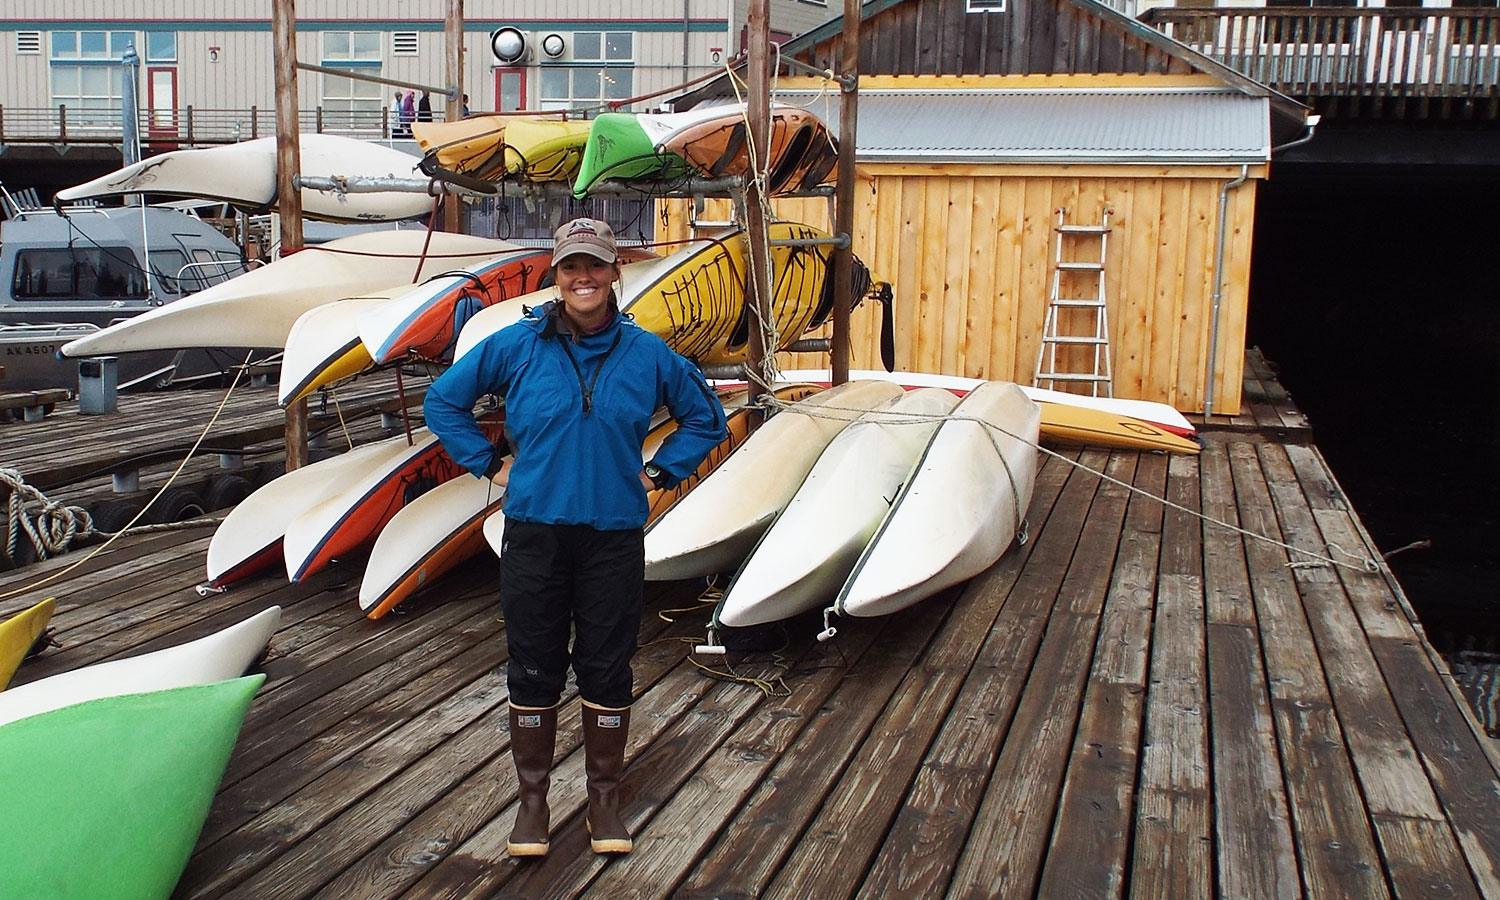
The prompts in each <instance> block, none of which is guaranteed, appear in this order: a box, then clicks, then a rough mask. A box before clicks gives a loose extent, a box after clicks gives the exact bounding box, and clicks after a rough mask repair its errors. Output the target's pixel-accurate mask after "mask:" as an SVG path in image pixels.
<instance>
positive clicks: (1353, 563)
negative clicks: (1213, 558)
mask: <svg viewBox="0 0 1500 900" xmlns="http://www.w3.org/2000/svg"><path fill="white" fill-rule="evenodd" d="M766 396H768V397H770V400H769V401H765V402H767V403H768V405H771V406H775V407H776V408H777V409H778V410H787V409H790V410H792V411H793V412H796V413H799V414H801V415H805V416H814V417H819V418H829V419H839V420H843V421H851V422H852V421H853V419H851V416H853V418H858V417H859V416H860V415H864V414H866V413H868V412H870V410H862V409H858V408H855V407H839V406H834V405H831V404H829V405H824V406H812V407H809V406H803V405H801V404H800V403H797V402H792V403H787V402H786V401H782V400H779V399H778V398H776V397H775V396H774V395H766ZM763 400H764V398H763ZM878 415H879V416H881V417H886V418H888V419H890V420H896V419H903V420H907V421H909V422H930V421H934V420H937V421H940V422H945V421H954V422H965V421H966V422H977V423H979V424H980V425H983V426H984V427H985V428H987V429H989V430H990V431H992V432H995V433H997V434H1002V435H1005V436H1006V437H1009V438H1012V439H1014V440H1017V441H1020V442H1021V443H1023V444H1026V445H1027V446H1030V447H1031V448H1033V449H1035V450H1036V451H1037V452H1038V453H1041V454H1043V455H1045V456H1050V457H1053V458H1054V459H1058V460H1061V461H1062V462H1064V463H1066V464H1068V465H1069V466H1072V467H1073V468H1075V469H1078V470H1080V471H1083V472H1087V473H1089V474H1090V475H1093V476H1095V477H1097V478H1099V479H1101V480H1103V481H1107V482H1109V483H1110V484H1113V485H1115V486H1117V487H1121V488H1124V489H1125V490H1126V491H1129V492H1130V493H1132V494H1135V495H1137V496H1140V497H1143V498H1145V499H1147V500H1151V501H1153V502H1156V503H1159V504H1161V505H1162V506H1164V507H1166V508H1168V509H1172V510H1175V511H1177V512H1180V513H1184V514H1186V515H1189V516H1192V517H1194V518H1196V519H1198V520H1200V521H1203V522H1206V523H1208V524H1210V525H1215V526H1218V527H1220V528H1224V529H1227V530H1229V531H1232V532H1234V533H1235V534H1238V535H1240V536H1241V537H1245V538H1249V539H1252V540H1256V541H1261V542H1262V543H1267V544H1271V545H1272V546H1275V547H1279V548H1281V549H1282V550H1284V551H1286V553H1287V554H1288V555H1289V556H1298V557H1302V559H1300V560H1288V561H1287V563H1286V566H1287V567H1288V568H1292V569H1297V568H1305V567H1308V566H1317V565H1327V566H1334V567H1337V568H1341V569H1349V570H1352V571H1357V572H1363V573H1365V574H1369V575H1378V574H1379V573H1380V563H1379V562H1377V561H1376V560H1375V559H1374V558H1373V557H1371V556H1369V555H1360V554H1358V553H1352V552H1350V551H1348V550H1345V549H1344V548H1343V547H1340V546H1339V545H1338V544H1336V543H1334V542H1332V541H1325V542H1324V543H1325V546H1327V547H1328V549H1329V553H1328V554H1323V553H1319V552H1317V551H1314V550H1308V549H1305V548H1303V547H1297V546H1294V545H1292V544H1288V543H1287V542H1285V541H1283V540H1280V539H1279V538H1274V537H1271V536H1269V535H1264V534H1260V533H1258V532H1255V531H1251V530H1250V529H1248V528H1243V527H1241V526H1239V525H1236V524H1234V523H1232V522H1226V521H1224V520H1223V519H1219V518H1216V517H1214V516H1211V515H1208V514H1207V513H1204V512H1201V511H1199V510H1196V509H1191V508H1189V507H1186V506H1183V505H1182V504H1180V503H1176V502H1173V501H1171V500H1168V499H1167V498H1166V497H1161V496H1157V495H1156V494H1153V493H1151V492H1150V491H1148V490H1145V489H1144V488H1138V487H1136V486H1135V485H1133V484H1130V483H1129V482H1126V481H1122V480H1120V479H1118V478H1116V477H1114V476H1113V475H1110V474H1108V473H1107V472H1104V471H1102V470H1099V469H1095V468H1093V467H1091V466H1089V465H1087V464H1085V463H1082V462H1079V461H1078V460H1076V459H1072V458H1071V457H1069V456H1067V455H1065V454H1062V453H1058V452H1057V451H1055V450H1051V449H1049V448H1047V447H1044V446H1042V445H1041V444H1040V443H1039V442H1037V441H1033V440H1031V439H1030V438H1028V437H1025V436H1023V435H1019V434H1013V433H1011V432H1010V431H1009V430H1007V429H1005V428H1003V427H1001V426H999V425H996V424H995V423H993V422H989V421H986V420H984V419H981V418H979V417H977V416H965V415H961V414H959V415H954V414H951V413H950V414H947V415H936V414H932V413H915V412H903V411H899V410H879V411H878ZM1003 458H1004V457H1003V456H1002V459H1003ZM1008 471H1009V470H1008V467H1007V472H1008ZM1336 557H1343V559H1342V560H1341V559H1338V558H1336Z"/></svg>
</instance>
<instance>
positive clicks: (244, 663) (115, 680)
mask: <svg viewBox="0 0 1500 900" xmlns="http://www.w3.org/2000/svg"><path fill="white" fill-rule="evenodd" d="M280 622H281V607H279V606H272V607H270V608H269V609H266V610H264V611H262V612H260V613H257V614H255V615H253V616H251V617H250V618H248V619H246V620H244V621H243V622H240V623H239V624H237V625H231V626H229V627H228V628H225V629H224V630H222V631H219V632H216V633H214V634H211V635H209V636H208V637H204V638H199V639H198V640H196V641H191V642H189V643H186V644H180V645H178V646H176V647H168V648H167V649H165V650H157V651H155V652H153V653H143V654H141V655H140V656H132V657H129V658H127V659H117V660H112V661H110V662H102V663H95V664H94V665H91V666H84V667H82V668H80V669H74V670H73V671H71V672H62V673H60V674H57V675H53V676H51V677H48V678H43V679H40V680H38V681H33V682H31V683H30V684H23V685H21V686H20V687H13V688H11V689H10V690H8V691H5V692H3V693H0V725H4V724H6V723H8V722H14V721H17V720H18V719H24V718H27V717H28V716H35V715H38V714H40V713H44V712H50V711H52V710H54V709H61V708H63V707H64V706H72V705H73V704H75V703H83V702H85V701H87V700H98V699H101V698H103V697H119V696H121V695H124V694H143V693H146V692H147V691H163V690H167V689H168V688H179V687H188V686H190V685H195V684H210V683H212V682H215V681H224V680H225V679H229V678H237V677H239V676H240V675H243V674H245V670H246V669H248V668H250V664H251V663H253V662H255V660H256V658H257V657H259V656H260V654H261V651H262V650H264V649H265V648H266V642H267V641H269V640H270V639H271V634H272V633H273V632H275V631H276V626H277V625H278V624H279V623H280Z"/></svg>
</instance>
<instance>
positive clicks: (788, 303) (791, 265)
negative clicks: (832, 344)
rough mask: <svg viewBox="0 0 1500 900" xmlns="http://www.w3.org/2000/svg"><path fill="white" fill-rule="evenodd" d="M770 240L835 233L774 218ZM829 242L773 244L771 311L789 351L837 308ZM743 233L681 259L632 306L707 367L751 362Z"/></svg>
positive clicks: (644, 322)
mask: <svg viewBox="0 0 1500 900" xmlns="http://www.w3.org/2000/svg"><path fill="white" fill-rule="evenodd" d="M768 230H769V232H770V238H771V240H772V241H773V242H774V241H783V240H789V239H793V238H821V237H827V236H828V235H827V234H825V233H824V232H822V231H819V230H818V229H816V228H813V227H812V226H809V225H801V224H798V223H796V222H773V223H772V224H771V225H770V227H769V229H768ZM830 255H831V254H830V248H828V247H787V246H775V245H773V246H772V247H771V267H772V273H773V283H772V294H771V312H772V315H773V316H775V319H776V334H777V335H778V336H779V338H780V340H779V344H780V346H778V347H777V348H776V349H778V350H779V349H783V348H785V347H786V346H787V345H789V344H791V343H792V342H793V341H796V340H798V339H799V338H801V337H802V335H803V334H805V333H806V332H807V331H808V330H809V329H810V328H815V327H817V326H818V325H819V324H821V322H822V320H823V319H824V318H826V317H827V315H828V313H829V312H830V311H831V301H830V300H829V298H827V297H826V296H825V295H826V294H827V292H828V289H829V288H831V286H832V281H833V279H832V278H831V277H830V275H829V267H828V262H829V256H830ZM746 258H747V245H746V239H745V236H744V234H743V232H738V233H735V234H734V235H732V236H729V237H726V238H724V239H723V240H721V241H719V242H716V243H709V244H706V245H704V246H701V247H699V248H698V250H697V251H696V252H695V253H693V254H692V256H691V257H690V258H689V259H679V257H678V256H677V255H676V254H674V255H673V256H672V257H671V259H672V260H674V261H676V264H675V265H674V266H672V268H671V270H670V272H669V273H668V274H667V275H666V277H664V278H662V279H661V280H659V281H658V282H656V283H653V284H652V285H651V288H650V289H649V290H647V291H645V292H643V293H642V294H641V295H640V296H639V297H637V298H636V299H635V301H634V302H633V303H631V304H630V305H629V307H628V311H629V312H630V314H631V316H632V317H633V318H634V319H635V321H636V324H638V325H640V326H641V327H642V328H645V329H646V330H647V331H650V332H652V333H653V334H655V335H657V336H658V337H660V338H662V339H663V340H665V341H666V342H667V344H668V345H670V346H671V347H672V349H673V350H676V351H677V352H678V353H681V354H682V355H683V356H686V357H687V358H688V359H691V360H693V361H694V362H697V363H699V364H701V365H725V364H730V363H738V362H743V361H744V360H745V351H746V347H747V346H748V343H749V337H750V316H749V312H748V310H747V309H746V306H745V287H744V285H745V272H746V269H745V264H746V263H745V261H746Z"/></svg>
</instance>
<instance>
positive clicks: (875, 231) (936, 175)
mask: <svg viewBox="0 0 1500 900" xmlns="http://www.w3.org/2000/svg"><path fill="white" fill-rule="evenodd" d="M964 6H965V3H964V0H907V2H903V3H897V4H896V5H894V6H891V7H888V8H886V9H884V10H882V11H880V12H878V13H876V14H874V15H872V16H870V17H869V18H867V19H865V20H864V22H863V24H862V26H861V32H860V40H861V51H860V53H861V59H860V74H861V76H862V77H863V78H865V79H866V86H871V84H870V83H871V82H873V83H874V85H878V86H880V87H887V88H888V87H896V86H909V87H911V88H923V87H949V88H951V87H958V86H975V87H979V86H989V87H1001V86H1003V87H1007V88H1013V87H1021V86H1024V85H1025V83H1026V82H1027V81H1028V80H1031V81H1032V83H1035V84H1038V86H1054V87H1055V86H1057V85H1058V84H1059V82H1058V80H1057V77H1058V76H1061V77H1063V78H1065V79H1067V81H1068V83H1071V84H1080V83H1088V82H1089V80H1090V79H1089V78H1088V77H1087V76H1097V82H1096V83H1097V84H1098V85H1100V86H1120V85H1122V84H1131V85H1135V86H1145V85H1148V84H1149V83H1150V82H1151V80H1152V78H1157V79H1159V80H1160V81H1161V83H1162V84H1163V85H1164V86H1166V85H1179V86H1180V85H1181V84H1183V83H1184V79H1183V76H1188V77H1189V78H1190V79H1192V78H1196V79H1200V80H1199V81H1198V82H1197V83H1200V84H1201V83H1203V82H1202V81H1201V79H1203V78H1204V76H1202V75H1201V74H1195V73H1194V71H1193V69H1192V68H1191V67H1190V66H1189V65H1188V64H1187V63H1186V62H1185V61H1183V60H1181V59H1178V58H1176V57H1172V56H1169V55H1167V54H1165V53H1163V52H1162V51H1161V50H1159V49H1157V48H1155V47H1152V46H1150V45H1148V44H1146V43H1144V42H1142V41H1140V40H1139V39H1137V38H1135V37H1133V36H1131V35H1130V34H1128V33H1125V32H1123V31H1120V30H1117V29H1116V28H1114V27H1112V26H1109V25H1106V24H1105V23H1104V21H1103V20H1102V19H1099V18H1097V17H1095V16H1093V15H1090V14H1088V13H1087V12H1085V11H1084V10H1082V9H1080V8H1079V7H1077V6H1075V5H1073V4H1072V3H1070V2H1068V0H1011V2H1010V7H1009V11H1008V12H1006V13H1003V14H966V13H965V12H964ZM840 42H841V36H840V35H838V34H835V35H834V36H833V37H831V38H829V39H827V40H824V41H822V42H821V43H819V44H816V45H814V46H813V47H811V48H808V49H807V50H806V51H805V52H802V53H799V54H798V56H799V58H800V59H802V60H803V61H804V62H807V63H810V64H811V65H814V66H817V67H819V68H831V69H834V70H837V69H839V68H840V67H841V62H842V59H843V50H842V45H841V43H840ZM1080 75H1081V76H1086V77H1085V78H1083V79H1078V78H1076V77H1070V76H1080ZM871 76H874V77H873V78H872V77H871ZM882 76H898V77H882ZM955 76H956V77H955ZM986 76H988V77H986ZM1005 76H1010V77H1008V78H1007V77H1005ZM1016 76H1033V79H1027V78H1025V77H1020V78H1018V77H1016ZM1047 76H1053V78H1052V79H1050V80H1049V79H1048V77H1047ZM780 83H781V84H782V85H783V86H786V87H791V86H792V85H793V84H794V83H797V80H796V79H788V78H783V79H781V82H780ZM810 84H813V82H811V81H808V82H806V83H804V84H803V85H802V86H807V85H810ZM1265 174H1266V173H1265V169H1264V167H1260V168H1259V169H1256V168H1252V169H1251V172H1250V175H1251V179H1252V180H1250V181H1248V182H1246V183H1245V184H1244V185H1242V186H1241V187H1239V188H1237V189H1235V190H1234V191H1232V192H1231V193H1230V195H1229V209H1228V215H1229V228H1228V231H1227V233H1226V247H1225V259H1224V284H1223V296H1222V298H1221V314H1220V322H1219V351H1218V354H1217V361H1216V364H1217V367H1218V372H1217V374H1216V376H1215V382H1216V384H1215V390H1214V412H1215V413H1219V414H1225V415H1233V414H1236V413H1238V412H1239V409H1240V390H1241V381H1242V377H1243V366H1244V359H1243V356H1244V354H1243V349H1244V345H1245V323H1246V310H1247V304H1248V301H1249V279H1250V242H1251V225H1252V222H1253V220H1254V215H1255V194H1256V182H1255V180H1254V179H1256V178H1263V177H1265ZM1238 175H1239V168H1238V167H1236V166H1209V165H1205V166H1170V167H1168V166H1097V165H1063V164H1061V163H1059V164H1057V165H1053V166H1046V165H1027V166H1019V165H967V166H960V165H930V166H921V165H915V164H883V165H861V166H860V167H859V181H858V186H857V188H856V195H857V201H856V202H857V203H858V207H859V208H858V210H857V212H856V216H855V220H856V223H857V225H856V233H855V235H854V242H855V243H854V246H855V252H856V253H857V254H858V255H859V257H860V258H861V259H862V260H864V261H865V262H866V263H867V264H868V265H869V266H870V268H871V269H872V270H873V271H874V273H875V275H876V277H877V278H880V279H884V280H886V281H889V282H891V284H892V286H893V287H894V290H895V298H896V304H895V310H896V312H895V321H896V335H895V336H896V364H897V368H898V369H904V370H908V371H926V372H939V373H943V374H953V375H967V376H971V377H976V378H990V379H1001V380H1009V381H1016V382H1019V383H1022V384H1030V383H1031V381H1032V375H1033V372H1034V371H1035V368H1036V361H1037V350H1038V347H1039V345H1040V338H1041V332H1042V321H1043V317H1044V315H1045V312H1046V306H1047V297H1048V294H1049V292H1050V288H1051V274H1052V268H1051V267H1052V258H1053V247H1052V225H1053V222H1054V210H1056V209H1057V208H1058V207H1059V206H1066V207H1067V208H1068V209H1069V210H1070V214H1069V220H1070V221H1071V222H1074V223H1078V224H1095V223H1097V222H1098V221H1099V220H1100V216H1101V215H1102V212H1103V209H1104V208H1105V207H1106V206H1108V207H1111V208H1112V209H1113V210H1114V216H1113V219H1112V221H1111V225H1112V227H1113V232H1112V233H1111V235H1110V244H1109V252H1108V260H1107V263H1106V269H1107V273H1106V282H1105V292H1106V296H1107V298H1108V301H1109V318H1110V344H1111V350H1112V353H1113V363H1114V394H1115V396H1117V397H1127V398H1132V399H1143V400H1153V401H1158V402H1162V403H1169V404H1171V405H1173V406H1175V407H1177V408H1178V409H1180V410H1183V411H1185V412H1201V411H1202V410H1203V408H1204V404H1205V400H1206V397H1207V390H1206V387H1205V379H1206V376H1207V372H1206V371H1205V370H1206V365H1207V355H1208V354H1207V346H1208V335H1209V328H1210V317H1211V316H1210V313H1211V310H1212V300H1213V284H1212V282H1213V262H1214V242H1215V238H1216V233H1217V228H1218V220H1217V219H1218V206H1217V204H1218V191H1219V188H1220V187H1221V186H1222V185H1223V184H1224V183H1225V182H1227V181H1230V180H1232V179H1234V178H1235V177H1236V176H1238ZM664 206H665V208H666V210H667V222H666V227H665V228H663V229H661V231H660V232H659V235H660V239H662V240H673V239H677V240H680V239H682V238H684V237H685V236H686V234H687V227H686V222H685V219H684V216H685V215H686V214H687V205H686V204H685V203H683V202H672V203H667V204H664ZM710 207H711V208H710V209H709V210H708V211H707V212H706V213H705V218H706V219H709V220H724V219H728V218H731V215H730V213H729V209H728V206H727V204H720V205H718V206H717V207H716V208H714V204H713V203H710ZM774 208H775V210H776V212H777V214H778V215H779V216H781V217H782V218H787V219H791V220H794V221H802V222H807V223H808V224H811V225H815V226H817V227H820V228H825V229H826V228H828V227H829V221H830V219H829V214H828V204H827V203H826V202H825V201H822V200H798V201H787V200H783V201H777V202H776V203H775V204H774ZM1088 252H1090V251H1088V250H1087V249H1086V245H1080V249H1079V250H1078V251H1077V252H1075V253H1073V254H1071V257H1072V258H1080V259H1081V258H1085V257H1086V254H1087V253H1088ZM1077 284H1078V287H1077V288H1076V289H1075V290H1073V291H1071V292H1070V291H1069V290H1068V287H1069V285H1068V281H1067V279H1064V283H1063V294H1064V296H1084V295H1085V293H1082V292H1083V291H1084V289H1085V288H1087V293H1088V294H1091V293H1092V281H1079V282H1077ZM1079 315H1080V314H1079V313H1077V312H1072V313H1071V316H1072V321H1073V322H1075V323H1077V324H1076V325H1075V327H1073V328H1071V329H1070V328H1068V325H1067V323H1068V322H1069V316H1064V323H1065V324H1064V329H1065V330H1071V331H1073V332H1075V333H1079V332H1082V331H1084V330H1086V329H1085V328H1084V327H1083V321H1082V320H1081V319H1079ZM851 331H852V333H851V346H852V348H853V359H852V366H853V367H854V368H878V367H879V359H880V354H879V347H880V315H879V308H878V306H876V305H875V304H870V303H867V304H865V305H864V306H862V307H860V308H859V309H857V310H855V313H854V316H853V322H852V325H851ZM817 334H819V335H823V334H827V328H826V327H825V328H824V329H823V330H822V331H820V332H817ZM1071 352H1072V353H1073V354H1074V360H1075V362H1074V363H1073V364H1072V365H1068V364H1066V363H1064V364H1060V367H1062V368H1072V369H1074V370H1083V369H1085V368H1086V366H1084V365H1083V364H1082V363H1081V362H1078V361H1077V360H1079V359H1081V357H1080V354H1082V353H1083V352H1084V351H1082V350H1073V351H1071ZM1059 355H1060V358H1062V359H1066V358H1067V357H1066V355H1065V354H1064V351H1062V350H1060V351H1059ZM781 362H782V366H783V368H804V367H806V368H812V367H818V368H821V367H826V366H827V365H828V357H827V354H783V355H782V360H781Z"/></svg>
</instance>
